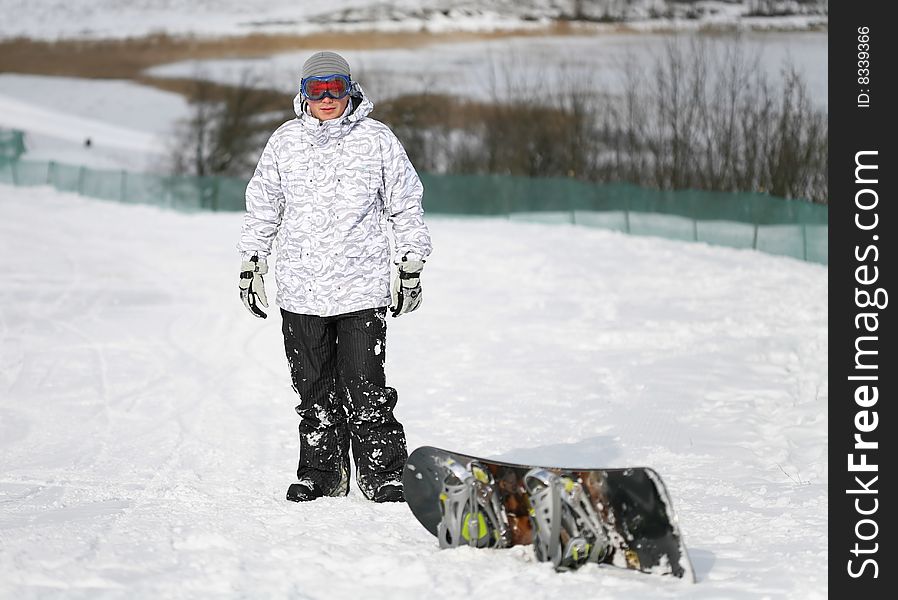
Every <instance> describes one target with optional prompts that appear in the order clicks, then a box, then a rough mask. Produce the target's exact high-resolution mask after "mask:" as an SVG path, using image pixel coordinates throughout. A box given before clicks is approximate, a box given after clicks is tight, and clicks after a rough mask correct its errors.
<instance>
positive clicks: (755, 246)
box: [751, 223, 758, 250]
mask: <svg viewBox="0 0 898 600" xmlns="http://www.w3.org/2000/svg"><path fill="white" fill-rule="evenodd" d="M754 225H755V229H754V231H753V232H752V238H751V249H752V250H757V249H758V224H757V223H755V224H754Z"/></svg>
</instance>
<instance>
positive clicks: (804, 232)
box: [801, 225, 808, 262]
mask: <svg viewBox="0 0 898 600" xmlns="http://www.w3.org/2000/svg"><path fill="white" fill-rule="evenodd" d="M801 250H802V259H803V260H804V261H805V262H807V260H808V226H807V225H802V226H801Z"/></svg>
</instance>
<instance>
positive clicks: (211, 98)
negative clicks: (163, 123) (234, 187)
mask: <svg viewBox="0 0 898 600" xmlns="http://www.w3.org/2000/svg"><path fill="white" fill-rule="evenodd" d="M189 102H190V105H191V107H192V114H191V115H190V117H189V118H188V119H187V120H186V121H185V122H184V123H182V126H181V128H180V131H179V134H178V135H177V136H176V146H175V148H173V150H172V153H171V163H172V164H171V170H172V171H173V172H174V173H177V174H192V175H200V176H204V175H230V176H236V177H239V176H245V175H246V174H247V173H249V172H251V171H252V169H253V167H254V165H255V161H256V160H257V159H258V155H259V151H260V149H261V147H262V146H263V145H264V142H265V137H266V136H267V134H269V133H270V131H271V123H272V121H274V122H277V123H278V124H279V123H280V122H283V120H284V118H283V116H285V115H286V114H287V113H286V111H285V110H284V109H283V107H284V106H285V105H287V106H289V101H287V99H286V97H284V96H283V95H281V94H274V93H272V92H269V91H266V90H264V89H262V88H261V86H260V85H259V81H258V79H257V78H256V77H255V76H254V75H252V74H251V72H250V71H248V70H247V71H244V72H243V73H242V74H241V76H240V80H239V82H238V83H237V85H231V86H225V85H219V84H216V83H213V82H211V81H209V80H208V78H206V77H204V76H202V74H197V76H196V77H195V79H194V82H193V87H192V90H191V92H190V99H189ZM291 112H292V111H291ZM272 113H274V114H272Z"/></svg>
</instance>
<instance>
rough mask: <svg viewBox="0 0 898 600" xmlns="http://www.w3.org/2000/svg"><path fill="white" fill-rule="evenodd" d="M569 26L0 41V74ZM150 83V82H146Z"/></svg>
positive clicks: (400, 44)
mask: <svg viewBox="0 0 898 600" xmlns="http://www.w3.org/2000/svg"><path fill="white" fill-rule="evenodd" d="M568 32H570V28H568V27H566V26H565V25H563V24H562V25H559V26H554V27H549V28H546V29H540V30H538V31H536V30H533V31H530V30H527V31H506V32H492V33H466V32H452V33H439V34H434V33H426V32H406V33H384V32H373V31H369V32H353V33H334V32H326V33H316V34H312V35H305V36H289V35H248V36H244V37H227V38H178V37H171V36H167V35H154V36H148V37H143V38H130V39H124V40H96V41H89V40H83V41H80V40H64V41H57V42H47V41H39V40H30V39H13V40H3V41H0V73H24V74H32V75H56V76H67V77H86V78H93V79H135V80H136V79H140V77H141V72H142V71H144V70H145V69H148V68H150V67H153V66H155V65H161V64H166V63H171V62H177V61H182V60H202V59H214V58H254V57H260V56H268V55H271V54H275V53H278V52H289V51H293V50H317V49H320V48H333V47H335V46H338V47H340V48H346V49H380V48H416V47H420V46H424V45H429V44H436V43H446V42H465V41H475V40H483V39H496V38H503V37H512V36H522V35H546V34H548V33H551V34H556V35H564V34H565V33H568ZM142 81H143V82H144V83H151V82H152V78H144V79H143V80H142Z"/></svg>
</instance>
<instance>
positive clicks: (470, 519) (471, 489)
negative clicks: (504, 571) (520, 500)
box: [437, 460, 511, 548]
mask: <svg viewBox="0 0 898 600" xmlns="http://www.w3.org/2000/svg"><path fill="white" fill-rule="evenodd" d="M447 468H448V474H447V475H446V477H445V479H444V480H443V490H442V493H441V494H440V515H441V519H440V522H439V525H438V526H437V538H438V539H439V541H440V547H441V548H455V547H458V546H462V545H467V546H473V547H475V548H506V547H508V546H510V545H511V544H510V537H509V528H508V515H507V514H506V512H505V506H504V505H503V503H502V501H501V499H500V498H499V493H498V490H497V487H496V481H495V479H494V478H493V476H492V474H491V473H490V472H489V470H487V469H486V468H485V467H484V466H483V465H481V464H480V463H478V462H476V461H472V462H471V463H469V464H468V465H467V467H466V466H464V465H462V464H460V463H458V462H456V461H454V460H451V461H450V462H449V463H448V464H447Z"/></svg>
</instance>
